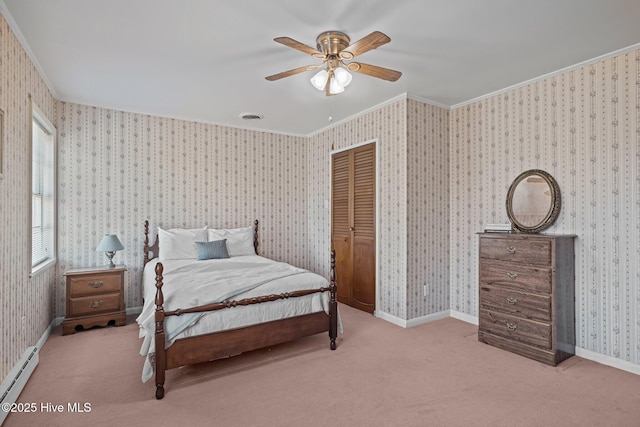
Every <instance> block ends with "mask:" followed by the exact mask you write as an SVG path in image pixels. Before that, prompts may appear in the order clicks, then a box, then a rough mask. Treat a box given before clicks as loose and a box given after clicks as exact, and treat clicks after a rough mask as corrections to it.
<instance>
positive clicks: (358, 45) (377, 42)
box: [339, 31, 391, 60]
mask: <svg viewBox="0 0 640 427" xmlns="http://www.w3.org/2000/svg"><path fill="white" fill-rule="evenodd" d="M390 41H391V39H390V38H389V36H387V35H386V34H384V33H381V32H380V31H374V32H373V33H371V34H369V35H368V36H365V37H363V38H361V39H360V40H358V41H357V42H355V43H353V44H352V45H350V46H347V47H345V48H344V49H342V51H341V52H340V54H339V55H340V58H342V59H346V60H349V59H353V58H355V57H356V56H358V55H362V54H363V53H365V52H368V51H370V50H372V49H376V48H379V47H380V46H382V45H383V44H387V43H389V42H390Z"/></svg>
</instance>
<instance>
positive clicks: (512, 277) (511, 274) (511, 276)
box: [507, 271, 518, 279]
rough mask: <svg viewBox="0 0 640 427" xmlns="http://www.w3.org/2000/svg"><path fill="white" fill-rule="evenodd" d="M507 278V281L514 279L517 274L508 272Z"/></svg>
mask: <svg viewBox="0 0 640 427" xmlns="http://www.w3.org/2000/svg"><path fill="white" fill-rule="evenodd" d="M507 276H509V279H515V278H516V277H518V273H512V272H511V271H510V272H508V273H507Z"/></svg>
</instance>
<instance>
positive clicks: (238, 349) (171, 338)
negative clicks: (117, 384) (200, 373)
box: [137, 220, 339, 399]
mask: <svg viewBox="0 0 640 427" xmlns="http://www.w3.org/2000/svg"><path fill="white" fill-rule="evenodd" d="M202 230H204V231H202ZM144 233H145V240H144V271H143V287H144V291H143V293H144V306H143V310H142V313H141V314H140V316H139V317H138V318H137V322H138V324H139V326H140V337H141V338H143V344H142V348H141V350H140V354H141V355H143V356H145V364H144V368H143V373H142V380H143V381H147V380H148V379H150V378H151V377H153V375H154V373H155V383H156V399H162V398H163V397H164V394H165V390H164V383H165V372H166V370H168V369H173V368H178V367H180V366H185V365H191V364H196V363H201V362H207V361H211V360H215V359H220V358H224V357H229V356H233V355H236V354H240V353H243V352H247V351H251V350H256V349H259V348H264V347H269V346H273V345H276V344H281V343H284V342H287V341H291V340H295V339H298V338H302V337H305V336H310V335H315V334H318V333H322V332H328V335H329V347H330V349H331V350H335V349H336V337H337V333H338V327H339V320H338V307H337V301H336V291H337V284H336V282H335V253H334V252H333V251H332V253H331V270H330V271H331V272H330V279H329V280H328V281H327V279H325V278H323V277H322V276H319V275H317V274H315V273H311V272H309V271H307V270H302V269H298V268H296V267H293V266H291V265H289V264H286V263H280V262H276V261H273V260H269V259H267V258H264V257H261V256H260V255H259V252H258V248H259V242H258V221H257V220H256V221H255V222H254V224H253V226H252V227H246V228H242V229H229V230H224V229H223V230H214V229H207V228H206V227H205V228H203V229H190V230H181V229H171V230H163V229H161V228H158V233H157V235H156V238H155V242H154V243H153V244H151V245H150V244H149V243H150V239H149V222H148V221H145V223H144ZM171 233H173V234H171ZM181 233H182V234H181ZM189 233H190V234H189ZM204 233H206V234H204ZM249 233H250V234H249ZM185 236H188V237H185ZM203 240H204V241H203ZM185 242H186V243H185ZM161 243H163V245H164V246H165V250H164V251H163V247H162V246H161V245H160V244H161ZM194 243H195V245H196V252H195V259H194V257H193V249H194ZM249 246H250V248H249ZM166 247H170V248H171V249H170V252H167V251H169V249H167V248H166ZM212 248H213V249H212ZM227 249H228V250H227ZM163 252H164V253H163ZM224 255H227V256H226V257H225V256H224Z"/></svg>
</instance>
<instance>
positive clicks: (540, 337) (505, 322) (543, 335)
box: [480, 309, 551, 349]
mask: <svg viewBox="0 0 640 427" xmlns="http://www.w3.org/2000/svg"><path fill="white" fill-rule="evenodd" d="M480 330H485V331H487V332H490V333H492V334H495V335H498V336H501V337H504V338H508V339H510V340H514V341H519V342H521V343H524V344H529V345H534V346H537V347H540V348H544V349H551V325H550V324H549V323H542V322H536V321H533V320H526V319H521V318H519V317H516V316H511V315H508V314H504V313H500V312H497V311H492V310H485V309H480Z"/></svg>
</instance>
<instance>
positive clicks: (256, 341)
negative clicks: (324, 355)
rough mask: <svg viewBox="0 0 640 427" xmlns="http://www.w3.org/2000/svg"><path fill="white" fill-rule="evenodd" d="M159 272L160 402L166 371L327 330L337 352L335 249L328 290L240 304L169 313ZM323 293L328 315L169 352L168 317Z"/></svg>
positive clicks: (220, 335)
mask: <svg viewBox="0 0 640 427" xmlns="http://www.w3.org/2000/svg"><path fill="white" fill-rule="evenodd" d="M256 223H257V221H256ZM256 225H257V224H256ZM256 228H257V227H256ZM256 246H257V245H256ZM155 272H156V299H155V305H156V310H155V347H156V354H155V374H156V398H157V399H162V398H163V397H164V382H165V371H166V370H167V369H173V368H177V367H180V366H184V365H190V364H195V363H201V362H207V361H210V360H213V359H217V358H221V357H225V356H229V355H233V354H238V353H242V352H247V351H251V350H256V349H259V348H264V347H269V346H273V345H276V344H281V343H284V342H287V341H292V340H294V339H297V338H301V337H305V336H309V335H315V334H318V333H321V332H326V331H328V332H329V342H330V348H331V350H335V349H336V337H337V334H338V304H337V300H336V293H337V284H336V282H335V251H333V250H332V251H331V274H330V282H329V286H328V287H323V288H319V289H305V290H299V291H293V292H286V293H282V294H271V295H265V296H260V297H254V298H246V299H242V300H238V301H225V302H220V303H215V304H207V305H203V306H198V307H192V308H187V309H178V310H173V311H165V310H164V306H163V305H164V295H163V293H162V285H163V277H162V273H163V266H162V263H158V264H157V265H156V267H155ZM323 292H329V295H330V298H329V314H328V315H327V314H326V313H325V312H317V313H312V314H305V315H301V316H296V317H290V318H286V319H280V320H275V321H271V322H266V323H261V324H257V325H252V326H247V327H243V328H237V329H232V330H226V331H220V332H213V333H209V334H205V335H199V336H195V337H188V338H183V339H179V340H176V341H175V342H174V343H173V344H172V345H171V346H170V347H169V348H168V349H165V332H164V320H165V318H166V317H168V316H180V315H181V314H185V313H199V312H209V311H216V310H222V309H229V308H233V307H239V306H247V305H253V304H261V303H266V302H270V301H277V300H281V299H287V298H298V297H302V296H306V295H311V294H314V293H323Z"/></svg>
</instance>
